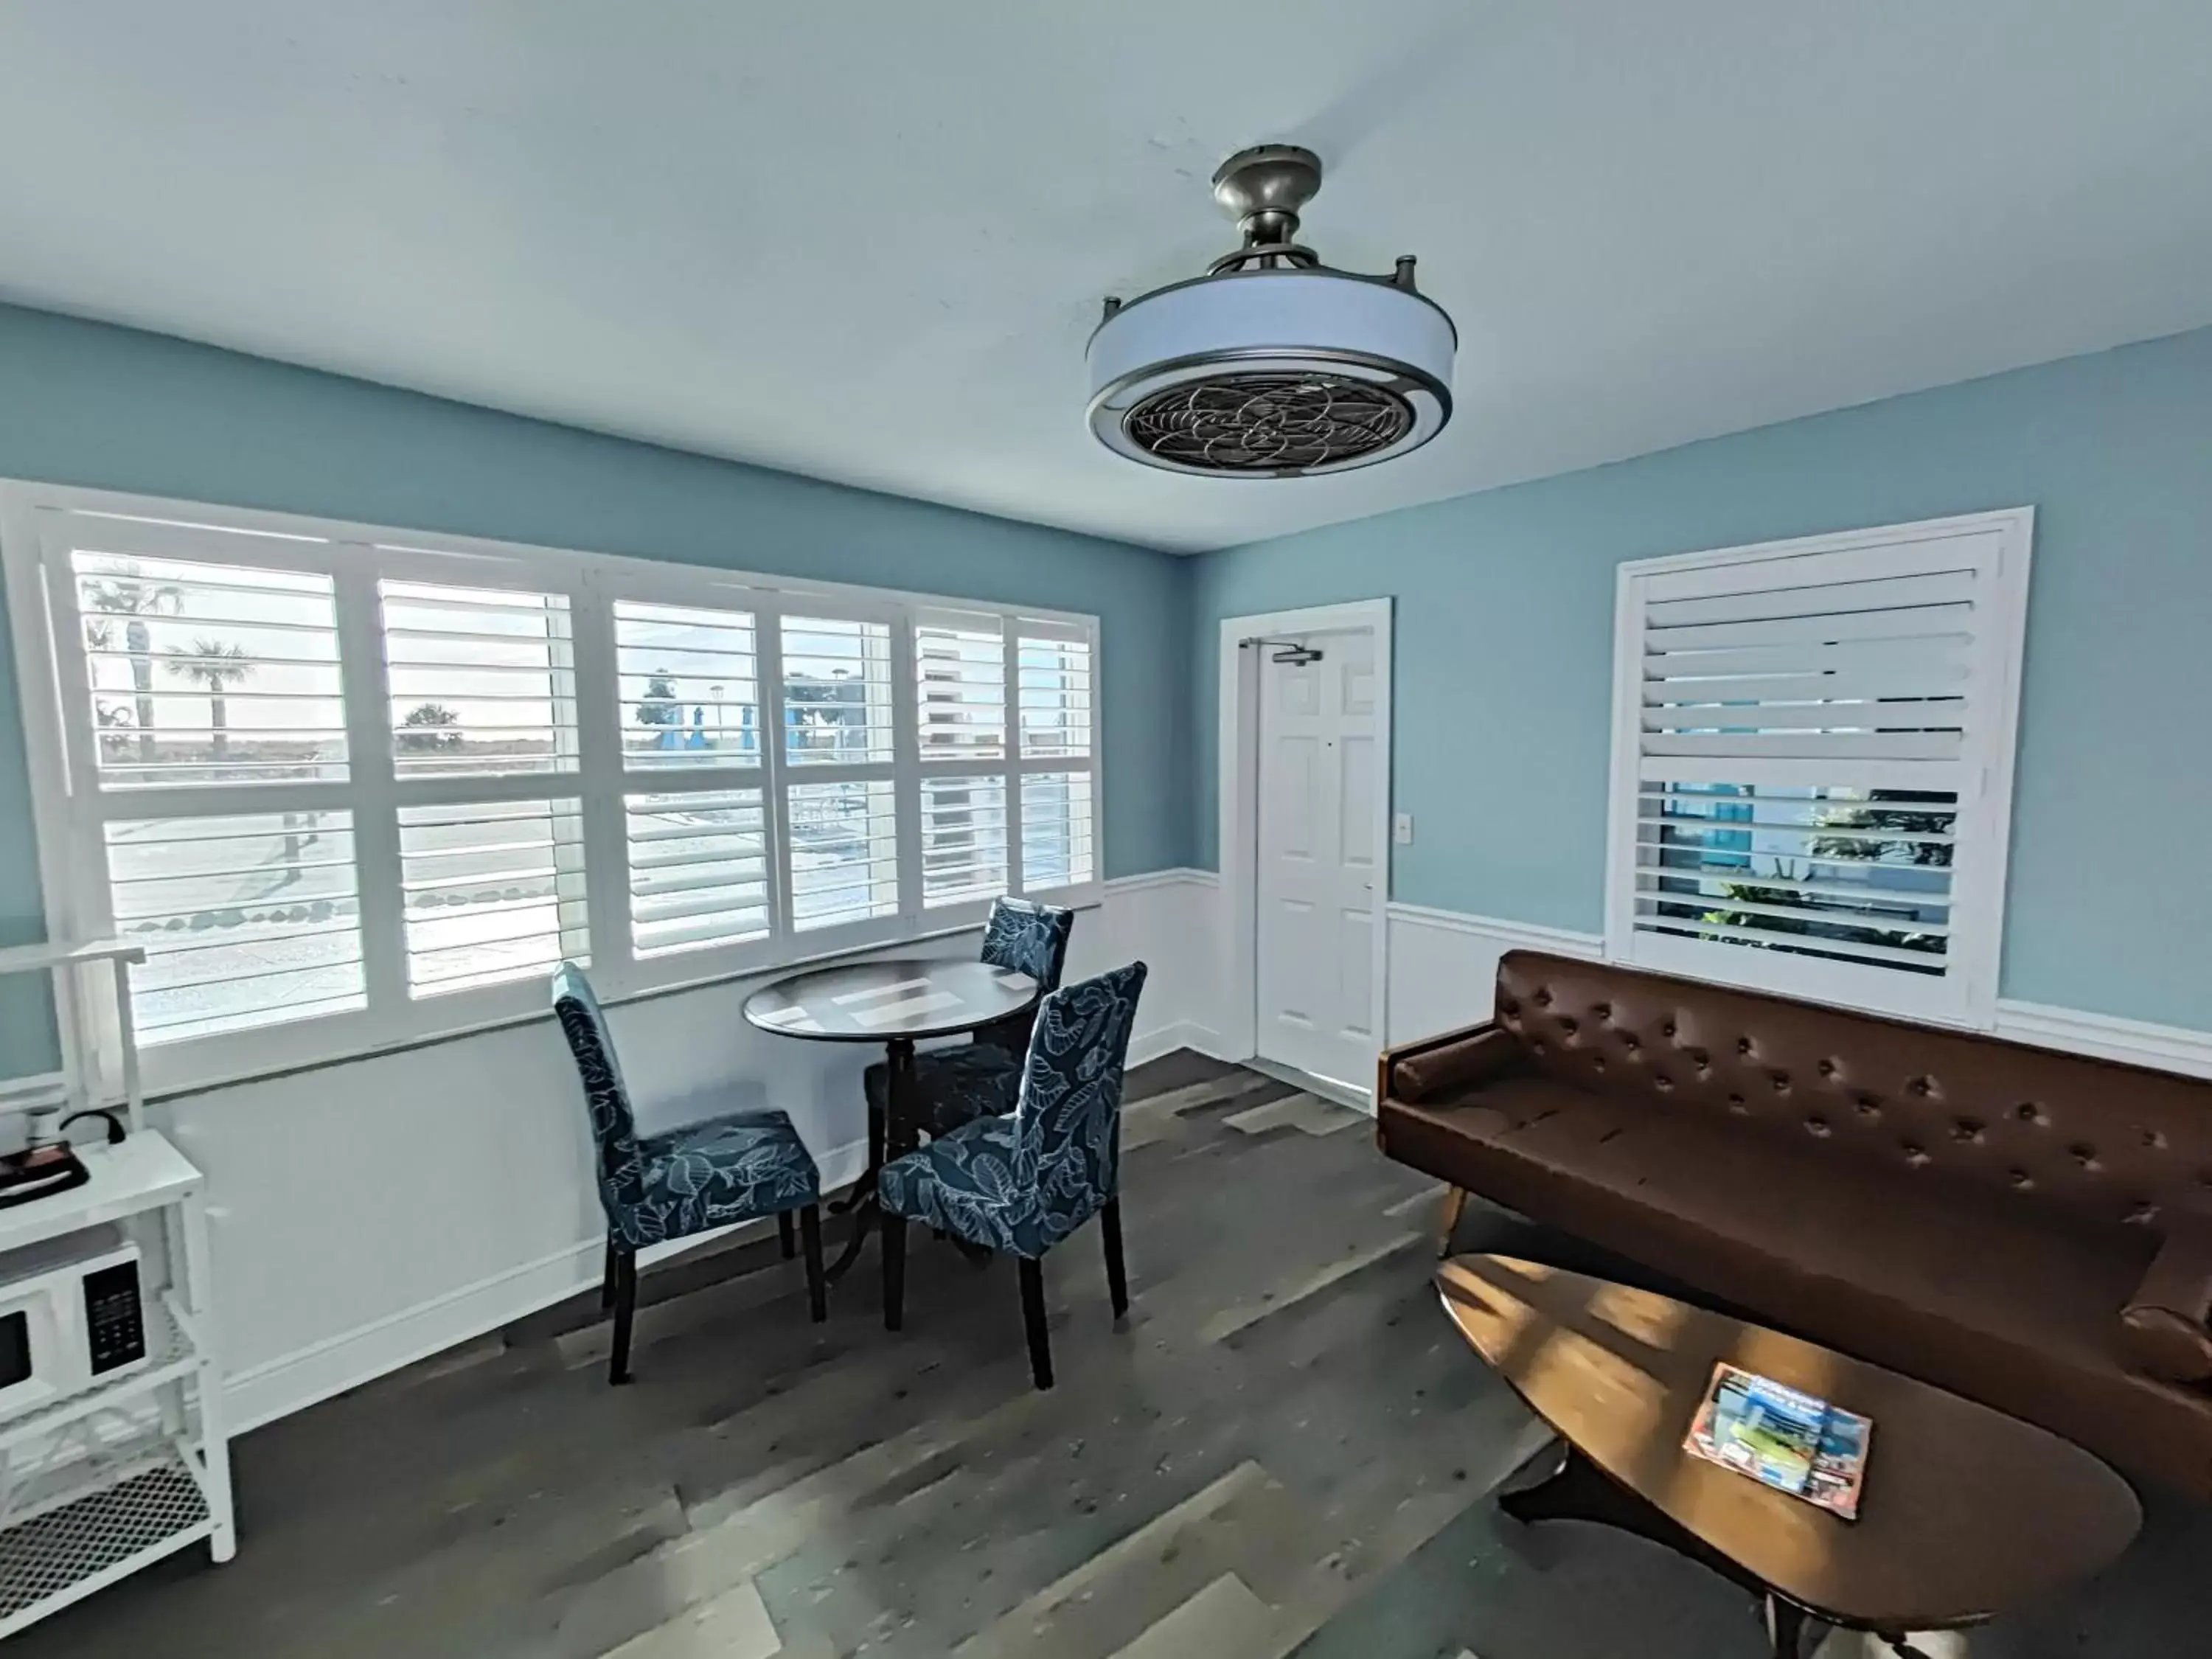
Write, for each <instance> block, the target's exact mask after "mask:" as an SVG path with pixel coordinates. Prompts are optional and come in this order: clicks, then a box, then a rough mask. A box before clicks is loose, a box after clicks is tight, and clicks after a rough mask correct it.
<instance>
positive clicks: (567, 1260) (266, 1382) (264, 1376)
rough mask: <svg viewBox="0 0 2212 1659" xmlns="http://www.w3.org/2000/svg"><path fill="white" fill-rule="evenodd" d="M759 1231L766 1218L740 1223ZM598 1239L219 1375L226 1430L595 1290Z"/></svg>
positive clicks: (665, 1250) (688, 1246)
mask: <svg viewBox="0 0 2212 1659" xmlns="http://www.w3.org/2000/svg"><path fill="white" fill-rule="evenodd" d="M819 1163H820V1164H821V1169H822V1190H823V1192H824V1193H834V1192H836V1191H837V1190H839V1189H840V1188H843V1187H847V1186H849V1185H851V1184H852V1183H853V1182H855V1181H857V1180H859V1179H860V1176H861V1174H862V1173H863V1172H864V1171H865V1170H866V1169H867V1167H868V1147H867V1143H866V1141H854V1142H852V1143H850V1144H848V1145H847V1146H839V1147H836V1148H835V1149H833V1150H832V1151H830V1152H828V1153H827V1154H825V1155H824V1156H823V1158H821V1159H820V1160H819ZM744 1225H745V1226H747V1227H754V1228H765V1227H766V1226H767V1225H769V1224H768V1223H767V1222H765V1221H760V1222H747V1223H745V1224H744ZM738 1231H741V1230H740V1229H739V1228H737V1227H720V1228H717V1229H716V1230H715V1231H713V1232H708V1233H700V1234H698V1235H696V1237H691V1238H684V1239H678V1240H677V1241H676V1242H675V1243H670V1244H660V1245H656V1246H654V1247H653V1249H647V1250H644V1251H641V1253H640V1254H639V1257H638V1259H639V1261H641V1262H642V1263H643V1264H644V1265H645V1266H647V1267H652V1266H653V1265H654V1264H655V1263H657V1262H661V1261H670V1260H671V1259H672V1258H674V1257H677V1256H680V1255H688V1254H690V1252H691V1251H693V1250H697V1249H704V1248H705V1247H707V1246H708V1245H709V1244H714V1243H720V1241H721V1240H723V1239H724V1238H726V1237H729V1236H730V1235H732V1233H736V1232H738ZM605 1249H606V1242H605V1239H604V1238H603V1237H597V1236H594V1237H591V1238H586V1239H582V1240H580V1241H579V1242H578V1243H574V1244H571V1245H568V1247H566V1248H565V1249H558V1250H556V1251H554V1252H552V1253H551V1254H550V1255H544V1256H540V1257H539V1258H538V1260H536V1261H526V1262H524V1263H523V1264H522V1265H521V1266H520V1267H511V1268H509V1269H507V1271H506V1272H505V1273H494V1274H492V1275H491V1276H490V1277H489V1278H486V1279H478V1280H477V1281H476V1283H474V1284H472V1285H462V1286H460V1287H459V1289H456V1290H452V1291H447V1292H445V1293H444V1294H443V1295H441V1296H435V1297H431V1298H430V1299H429V1300H428V1301H425V1302H419V1303H417V1304H415V1306H413V1307H411V1308H405V1309H403V1310H400V1311H399V1312H398V1313H395V1314H390V1315H387V1316H386V1317H384V1318H382V1319H379V1320H376V1321H374V1322H372V1323H370V1324H367V1325H362V1326H360V1327H358V1328H356V1329H353V1330H349V1331H347V1332H344V1333H343V1334H340V1335H337V1336H334V1337H331V1338H330V1339H328V1340H325V1341H322V1342H317V1343H312V1344H310V1345H309V1346H307V1347H304V1348H301V1349H297V1350H295V1352H291V1353H288V1354H282V1355H279V1356H278V1357H277V1358H275V1359H270V1360H266V1361H264V1362H263V1363H262V1364H258V1365H254V1366H252V1367H250V1368H248V1369H247V1370H242V1371H237V1372H234V1373H233V1374H232V1375H231V1376H228V1378H226V1379H225V1385H224V1389H223V1399H224V1403H225V1405H226V1406H227V1407H228V1410H229V1413H230V1421H231V1430H230V1431H231V1432H232V1433H233V1434H243V1433H244V1432H245V1431H246V1430H248V1429H252V1428H258V1427H259V1426H260V1425H262V1424H264V1423H268V1422H272V1421H274V1420H275V1419H277V1418H280V1417H285V1416H289V1415H290V1414H291V1413H294V1412H296V1411H303V1410H305V1409H306V1408H307V1407H309V1406H313V1405H315V1404H317V1403H318V1402H319V1401H325V1400H328V1399H330V1398H331V1396H332V1395H340V1394H343V1393H344V1392H345V1391H346V1390H347V1389H357V1388H360V1387H361V1386H362V1384H363V1383H373V1382H374V1381H375V1380H376V1379H377V1378H378V1377H380V1376H386V1375H388V1374H389V1373H391V1372H392V1371H396V1370H399V1369H400V1367H402V1366H403V1365H411V1364H414V1363H415V1362H416V1360H418V1359H427V1358H429V1357H430V1356H431V1355H432V1354H435V1353H442V1352H445V1350H447V1348H451V1347H454V1346H458V1345H459V1344H461V1343H463V1342H471V1341H474V1340H476V1339H477V1337H480V1336H483V1335H485V1334H489V1332H492V1331H495V1330H497V1329H499V1328H500V1327H501V1326H502V1325H511V1324H513V1322H515V1321H516V1320H518V1319H521V1318H524V1317H526V1316H528V1315H530V1314H533V1313H536V1312H537V1311H538V1310H540V1309H541V1308H550V1307H551V1306H552V1305H553V1304H555V1303H556V1302H565V1301H567V1300H568V1298H569V1297H572V1296H574V1295H576V1294H578V1293H579V1292H580V1291H589V1290H594V1289H596V1288H597V1287H598V1285H599V1272H600V1268H601V1267H602V1265H603V1263H604V1261H605V1255H604V1253H605Z"/></svg>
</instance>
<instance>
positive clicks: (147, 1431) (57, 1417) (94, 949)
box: [0, 940, 237, 1638]
mask: <svg viewBox="0 0 2212 1659" xmlns="http://www.w3.org/2000/svg"><path fill="white" fill-rule="evenodd" d="M139 960H143V952H141V951H139V949H138V948H137V946H134V945H123V944H120V943H118V942H116V941H112V940H110V941H102V942H97V943H93V944H88V945H66V944H64V945H38V946H24V947H19V948H17V949H15V950H10V951H0V974H7V973H26V972H48V973H52V975H54V976H55V979H56V991H57V995H58V997H59V998H63V999H64V1000H65V1001H66V1000H67V999H69V998H70V997H75V996H76V995H77V994H79V993H81V992H84V991H87V990H88V989H90V988H91V987H90V985H89V983H88V982H80V976H89V979H91V980H99V979H108V980H109V981H110V983H111V984H112V995H113V1001H114V1005H115V1006H114V1007H113V1009H112V1015H113V1030H114V1033H115V1035H116V1036H117V1037H118V1039H119V1047H118V1068H117V1078H116V1081H117V1083H118V1084H119V1086H120V1089H121V1092H122V1096H123V1105H124V1108H125V1115H126V1119H127V1121H128V1123H129V1125H130V1133H129V1135H128V1137H127V1138H126V1139H125V1140H124V1141H122V1143H121V1144H119V1145H117V1146H83V1147H80V1148H79V1156H80V1157H81V1158H82V1159H83V1162H84V1165H85V1170H86V1172H87V1175H88V1180H87V1181H86V1182H85V1183H84V1184H83V1185H82V1186H81V1187H77V1188H72V1189H70V1190H69V1191H67V1192H64V1193H58V1194H52V1196H49V1197H46V1198H41V1199H38V1200H33V1201H32V1202H30V1203H27V1204H23V1205H19V1206H15V1207H13V1208H9V1209H6V1210H0V1250H7V1249H17V1248H20V1247H21V1246H24V1245H27V1244H34V1243H40V1242H42V1241H45V1240H47V1239H52V1238H57V1237H62V1236H64V1235H66V1234H69V1233H72V1232H76V1231H80V1230H82V1229H84V1228H87V1227H91V1226H107V1225H112V1226H116V1227H119V1228H121V1229H122V1230H123V1231H125V1233H126V1234H128V1235H129V1236H130V1237H132V1238H134V1239H136V1240H137V1243H138V1246H139V1249H140V1253H141V1279H140V1283H141V1300H142V1310H143V1319H144V1323H145V1331H146V1346H147V1355H146V1358H145V1360H144V1362H143V1364H139V1365H138V1366H137V1367H136V1368H135V1369H134V1370H131V1372H129V1373H128V1374H127V1375H125V1376H118V1377H116V1378H114V1379H113V1380H112V1381H109V1382H104V1383H95V1384H94V1385H93V1386H92V1387H90V1388H88V1389H80V1390H79V1391H78V1392H76V1394H73V1395H69V1396H67V1397H65V1398H64V1399H60V1400H56V1401H50V1402H48V1403H47V1404H45V1405H43V1406H40V1407H38V1408H37V1409H35V1410H33V1411H27V1412H20V1413H18V1414H16V1415H15V1416H13V1417H0V1638H6V1637H8V1636H10V1635H13V1634H14V1633H15V1632H17V1631H19V1630H21V1629H23V1628H24V1627H25V1626H28V1625H32V1624H34V1623H36V1622H37V1621H38V1620H40V1619H43V1618H45V1617H46V1615H47V1614H49V1613H54V1612H57V1611H58V1610H59V1609H61V1608H63V1607H67V1606H69V1605H70V1603H71V1602H73V1601H81V1600H82V1599H83V1598H84V1597H86V1596H88V1595H92V1594H94V1592H96V1591H98V1590H100V1589H105V1588H106V1586H108V1585H109V1584H112V1583H115V1582H116V1581H117V1580H118V1579H119V1578H123V1577H127V1576H128V1575H130V1574H131V1573H134V1572H136V1571H138V1570H139V1569H140V1568H141V1567H143V1566H146V1565H149V1564H150V1563H152V1562H155V1561H157V1560H159V1559H161V1558H162V1557H163V1556H165V1555H170V1554H173V1553H175V1552H177V1551H178V1550H180V1549H183V1548H185V1547H186V1546H187V1545H191V1544H194V1543H197V1542H200V1541H205V1542H206V1543H207V1546H208V1549H209V1552H210V1554H212V1555H213V1557H214V1558H215V1559H216V1560H217V1561H228V1559H230V1558H231V1556H232V1555H233V1554H234V1553H235V1552H236V1548H237V1532H236V1525H235V1522H234V1516H233V1513H232V1507H231V1489H230V1450H229V1442H228V1437H227V1435H226V1432H225V1429H224V1418H223V1400H222V1366H221V1364H220V1363H219V1358H218V1355H217V1353H216V1342H215V1336H216V1324H215V1313H214V1304H213V1298H212V1295H211V1290H210V1271H209V1269H210V1260H209V1259H210V1249H209V1238H208V1222H207V1205H206V1193H205V1188H206V1182H205V1181H204V1178H203V1176H201V1173H200V1171H199V1170H197V1168H195V1167H194V1166H193V1164H192V1163H191V1160H190V1159H188V1158H185V1156H184V1155H183V1154H182V1153H181V1152H179V1151H178V1150H177V1149H176V1147H175V1146H173V1145H172V1144H171V1143H170V1141H169V1140H168V1139H167V1137H166V1136H164V1135H163V1134H161V1133H160V1131H158V1130H156V1129H154V1128H152V1127H149V1125H148V1124H147V1121H146V1111H145V1102H144V1100H143V1097H141V1095H140V1092H139V1078H138V1059H137V1042H136V1038H135V1035H134V1033H133V1030H132V1027H131V1017H130V988H129V981H128V979H127V976H126V975H127V969H128V968H129V967H130V965H131V963H133V962H136V961H139ZM111 976H112V977H111ZM62 1024H63V1026H64V1044H65V1046H74V1045H72V1044H71V1043H70V1035H71V1033H72V1032H73V1031H74V1030H76V1029H77V1027H78V1025H79V1024H81V1022H74V1021H67V1020H65V1021H64V1022H62ZM66 1058H67V1060H68V1066H67V1078H68V1095H69V1098H70V1102H71V1103H72V1104H79V1105H81V1104H87V1103H93V1088H92V1085H91V1084H90V1082H89V1074H90V1068H89V1067H88V1066H87V1065H86V1064H85V1063H84V1056H83V1055H82V1054H69V1055H68V1056H66Z"/></svg>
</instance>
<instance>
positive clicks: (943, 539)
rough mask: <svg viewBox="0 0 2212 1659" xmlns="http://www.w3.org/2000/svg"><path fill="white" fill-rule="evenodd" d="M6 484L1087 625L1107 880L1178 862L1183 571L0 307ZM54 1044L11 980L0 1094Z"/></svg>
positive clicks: (0, 702) (7, 854) (13, 770)
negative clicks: (576, 553)
mask: <svg viewBox="0 0 2212 1659" xmlns="http://www.w3.org/2000/svg"><path fill="white" fill-rule="evenodd" d="M0 477H15V478H35V479H40V480H42V481H46V482H51V483H73V484H89V485H98V486H101V487H104V488H107V489H129V490H137V491H142V492H143V493H146V494H149V495H171V496H179V497H183V498H185V499H187V500H191V501H211V502H216V503H218V504H222V505H228V506H238V507H268V508H275V509H283V510H288V511H292V512H298V513H318V514H321V515H324V516H326V517H331V518H339V519H355V520H365V521H367V522H369V523H373V524H380V525H392V526H401V527H404V528H407V529H413V530H432V531H444V532H448V533H452V534H465V535H477V536H489V537H501V538H507V539H510V540H514V541H523V542H537V543H541V544H548V545H551V546H555V547H568V548H577V549H582V550H590V551H599V552H610V553H626V554H633V555H637V556H644V557H649V558H663V559H676V560H684V561H688V562H692V563H696V564H707V565H720V566H726V567H729V568H737V569H744V570H757V571H763V572H772V573H775V574H788V575H797V576H805V577H811V578H814V579H817V580H828V581H842V582H863V583H872V584H876V585H878V586H890V587H902V588H913V589H918V590H921V591H922V592H934V593H944V594H948V595H952V596H955V597H961V598H972V599H988V600H995V601H1000V602H1006V603H1015V604H1029V605H1039V606H1044V607H1050V608H1054V609H1058V610H1065V611H1094V612H1096V613H1097V615H1098V616H1099V617H1100V618H1101V619H1102V624H1101V627H1102V641H1101V644H1102V650H1101V656H1102V660H1101V663H1100V665H1099V666H1100V673H1101V678H1102V685H1101V688H1100V696H1101V702H1102V708H1101V715H1102V724H1103V742H1104V745H1105V746H1104V750H1103V756H1102V758H1103V763H1104V765H1105V769H1106V777H1107V784H1108V789H1107V794H1106V799H1105V809H1104V834H1105V873H1106V874H1107V875H1108V876H1109V877H1111V876H1125V875H1133V874H1137V873H1139V872H1145V871H1149V870H1157V869H1163V868H1167V867H1170V866H1176V865H1181V864H1185V863H1188V857H1189V848H1188V842H1187V829H1188V823H1189V821H1190V816H1191V815H1190V811H1189V806H1188V801H1187V800H1186V799H1184V798H1183V793H1182V791H1183V788H1184V787H1186V786H1187V781H1188V772H1189V767H1188V756H1187V755H1186V753H1185V744H1186V741H1187V734H1188V731H1189V724H1190V722H1189V718H1188V704H1189V687H1188V653H1187V652H1186V651H1185V650H1184V648H1183V641H1184V639H1185V634H1184V621H1185V618H1186V617H1187V616H1188V604H1189V587H1190V577H1191V572H1190V570H1189V568H1188V564H1187V562H1183V561H1181V560H1177V559H1174V558H1170V557H1169V556H1164V555H1162V554H1158V553H1152V552H1148V551H1146V550H1140V549H1137V548H1131V547H1126V546H1123V545H1121V544H1118V543H1113V542H1105V541H1098V540H1095V539H1092V538H1087V537H1083V536H1076V535H1071V534H1067V533H1066V532H1060V531H1054V530H1047V529H1042V528H1040V527H1038V526H1033V525H1024V524H1017V523H1014V522H1012V521H1011V520H1004V519H993V518H985V517H982V516H980V515H978V514H975V513H961V512H957V511H954V510H952V509H951V508H948V507H933V506H929V505H926V504H924V503H921V502H917V501H906V500H902V499H901V498H899V497H896V496H892V495H873V494H870V493H868V492H866V491H863V490H854V489H841V488H839V487H838V486H836V485H834V484H825V483H816V482H814V481H812V480H810V479H805V478H799V477H793V476H791V475H789V474H787V473H781V472H770V471H763V470H761V469H759V468H757V467H748V466H739V465H733V464H732V463H730V462H726V461H717V460H711V459H706V458H704V457H701V456H697V455H690V454H684V453H678V452H676V451H673V450H667V449H659V448H654V447H651V446H649V445H645V444H635V443H627V442H624V441H621V440H618V439H614V438H606V437H600V436H597V435H592V434H589V433H585V432H579V431H576V430H574V429H572V428H566V427H560V426H552V425H548V424H546V423H544V422H537V421H527V420H521V419H519V418H516V417H514V416H507V415H500V414H495V413H493V412H492V411H490V410H483V409H477V408H474V407H471V406H470V405H468V404H457V403H450V402H447V401H444V400H442V399H440V398H426V397H422V396H421V395H419V394H417V393H415V392H399V391H395V390H393V389H392V388H390V387H387V386H374V385H371V384H369V383H368V382H366V381H362V380H347V379H343V378H342V377H339V376H337V375H330V374H315V373H313V372H311V371H308V370H305V369H298V368H287V367H285V366H283V365H282V364H278V363H272V362H265V361H264V360H262V359H259V358H254V357H247V356H240V355H238V354H236V353H234V352H227V351H218V350H215V349H210V348H208V347H204V346H196V345H191V344H188V343H185V342H183V341H179V340H173V339H169V338H167V337H163V336H160V335H154V334H144V333H140V332H137V331H133V330H129V329H120V328H111V327H107V326H105V325H100V324H96V323H87V322H81V321H77V320H75V319H68V318H63V317H57V316H53V315H51V314H49V313H42V312H33V311H26V310H21V309H18V308H15V307H7V306H0ZM28 793H29V792H28V787H27V782H26V779H25V774H24V768H23V736H22V722H21V720H20V718H18V714H17V710H16V702H15V670H14V664H13V662H12V660H11V653H10V648H9V640H8V635H7V630H6V629H5V628H4V627H0V944H18V943H22V942H25V941H27V940H34V939H40V938H42V937H43V936H44V935H43V926H44V925H43V921H42V919H41V914H40V895H39V877H38V859H37V849H36V845H35V842H34V841H33V830H32V823H31V811H30V802H29V799H28ZM52 1045H53V1037H52V1021H51V1017H50V1015H49V1013H48V1012H47V1010H46V1006H45V1004H44V1002H43V1000H40V999H35V998H27V997H26V995H25V994H24V987H22V986H21V982H20V981H19V982H17V983H16V984H15V985H14V986H7V985H0V1077H7V1076H11V1075H19V1074H21V1073H30V1072H37V1071H40V1070H44V1069H46V1068H47V1067H49V1066H52V1064H53V1046H52Z"/></svg>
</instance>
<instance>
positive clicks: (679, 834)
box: [623, 789, 769, 957]
mask: <svg viewBox="0 0 2212 1659" xmlns="http://www.w3.org/2000/svg"><path fill="white" fill-rule="evenodd" d="M623 819H624V822H625V824H626V826H627V835H628V841H629V921H630V940H631V948H632V949H633V950H635V951H636V953H637V954H638V955H639V956H641V957H658V956H666V955H668V954H670V953H671V952H674V951H703V950H707V949H709V948H711V947H713V946H715V945H738V944H742V943H744V941H746V940H748V939H765V938H766V937H767V936H768V931H769V867H768V814H767V810H766V808H765V806H764V805H763V795H762V792H761V791H759V790H757V789H720V790H704V791H701V792H698V793H691V794H682V795H626V796H624V797H623Z"/></svg>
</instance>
